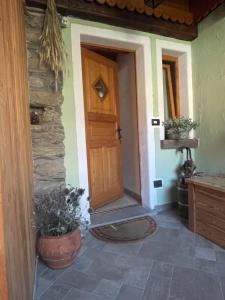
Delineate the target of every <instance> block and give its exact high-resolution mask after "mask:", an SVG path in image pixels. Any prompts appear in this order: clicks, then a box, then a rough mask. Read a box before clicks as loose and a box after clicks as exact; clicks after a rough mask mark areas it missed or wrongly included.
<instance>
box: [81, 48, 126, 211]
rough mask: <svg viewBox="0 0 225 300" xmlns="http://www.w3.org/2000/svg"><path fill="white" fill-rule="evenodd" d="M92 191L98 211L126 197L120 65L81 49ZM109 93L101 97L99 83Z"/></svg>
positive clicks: (90, 186) (92, 199)
mask: <svg viewBox="0 0 225 300" xmlns="http://www.w3.org/2000/svg"><path fill="white" fill-rule="evenodd" d="M82 58H83V82H84V96H85V97H84V98H85V117H86V135H87V152H88V168H89V188H90V196H91V206H92V207H93V208H98V207H101V206H103V205H104V204H106V203H108V202H111V201H113V200H115V199H118V198H119V197H121V196H122V194H123V184H122V176H121V145H120V142H119V140H118V134H117V129H118V128H119V107H118V78H117V75H118V74H117V72H118V71H117V64H116V63H115V62H114V61H111V60H109V59H107V58H105V57H102V56H100V55H98V54H96V53H94V52H92V51H89V50H86V49H82ZM99 80H101V81H102V82H103V84H104V85H105V87H106V90H107V93H106V95H105V96H104V97H100V96H99V95H98V92H97V90H96V87H95V85H96V82H98V81H99Z"/></svg>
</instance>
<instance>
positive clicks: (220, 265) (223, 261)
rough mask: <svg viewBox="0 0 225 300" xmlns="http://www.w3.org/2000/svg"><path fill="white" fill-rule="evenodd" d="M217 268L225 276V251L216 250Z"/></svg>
mask: <svg viewBox="0 0 225 300" xmlns="http://www.w3.org/2000/svg"><path fill="white" fill-rule="evenodd" d="M216 270H217V272H218V274H219V275H220V276H222V277H225V252H221V251H216Z"/></svg>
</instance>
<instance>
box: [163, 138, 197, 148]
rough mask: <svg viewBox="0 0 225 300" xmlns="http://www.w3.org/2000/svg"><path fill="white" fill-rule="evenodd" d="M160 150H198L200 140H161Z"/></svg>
mask: <svg viewBox="0 0 225 300" xmlns="http://www.w3.org/2000/svg"><path fill="white" fill-rule="evenodd" d="M160 145H161V149H179V148H187V147H188V148H198V147H199V145H200V139H183V140H161V141H160Z"/></svg>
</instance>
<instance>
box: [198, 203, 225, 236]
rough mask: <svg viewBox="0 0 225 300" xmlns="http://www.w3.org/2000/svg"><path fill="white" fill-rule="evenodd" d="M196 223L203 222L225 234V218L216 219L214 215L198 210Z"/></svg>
mask: <svg viewBox="0 0 225 300" xmlns="http://www.w3.org/2000/svg"><path fill="white" fill-rule="evenodd" d="M196 221H197V222H201V223H202V224H205V225H207V224H208V225H209V226H213V227H214V228H217V229H218V230H220V231H223V232H224V233H225V220H224V218H223V219H221V218H218V217H215V216H213V215H211V214H210V213H208V212H207V211H205V210H204V209H201V210H198V209H197V210H196Z"/></svg>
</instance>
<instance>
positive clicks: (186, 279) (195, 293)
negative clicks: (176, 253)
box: [170, 267, 223, 300]
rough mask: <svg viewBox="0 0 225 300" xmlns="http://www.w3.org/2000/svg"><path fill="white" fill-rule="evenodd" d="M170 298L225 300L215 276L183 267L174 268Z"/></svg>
mask: <svg viewBox="0 0 225 300" xmlns="http://www.w3.org/2000/svg"><path fill="white" fill-rule="evenodd" d="M170 296H172V297H177V298H183V299H184V300H201V299H202V300H203V299H204V300H212V299H213V300H223V296H222V292H221V288H220V284H219V280H218V278H217V277H216V276H215V275H212V274H209V273H206V272H201V271H197V270H192V269H188V268H181V267H175V268H174V272H173V277H172V284H171V289H170Z"/></svg>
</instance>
